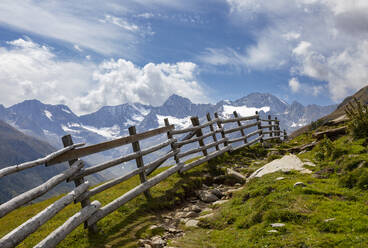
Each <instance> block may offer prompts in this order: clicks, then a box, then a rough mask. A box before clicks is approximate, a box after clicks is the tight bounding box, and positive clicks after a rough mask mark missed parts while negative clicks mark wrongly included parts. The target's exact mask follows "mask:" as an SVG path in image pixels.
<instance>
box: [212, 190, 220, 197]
mask: <svg viewBox="0 0 368 248" xmlns="http://www.w3.org/2000/svg"><path fill="white" fill-rule="evenodd" d="M210 192H211V193H212V194H214V195H215V196H217V197H218V198H221V197H222V193H221V191H220V190H218V189H211V190H210Z"/></svg>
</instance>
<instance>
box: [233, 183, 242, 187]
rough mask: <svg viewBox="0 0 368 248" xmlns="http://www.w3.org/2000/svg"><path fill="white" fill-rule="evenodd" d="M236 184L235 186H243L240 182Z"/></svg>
mask: <svg viewBox="0 0 368 248" xmlns="http://www.w3.org/2000/svg"><path fill="white" fill-rule="evenodd" d="M234 186H235V187H241V186H242V185H241V184H240V183H236V184H235V185H234Z"/></svg>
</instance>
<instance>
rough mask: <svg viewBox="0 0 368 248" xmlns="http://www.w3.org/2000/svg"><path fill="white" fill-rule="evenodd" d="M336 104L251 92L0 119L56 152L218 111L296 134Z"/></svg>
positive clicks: (36, 110) (26, 109)
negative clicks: (209, 100) (260, 119)
mask: <svg viewBox="0 0 368 248" xmlns="http://www.w3.org/2000/svg"><path fill="white" fill-rule="evenodd" d="M335 108H336V106H335V105H330V106H318V105H308V106H303V105H302V104H300V103H298V102H293V103H292V104H288V103H286V102H285V101H282V100H281V99H279V98H277V97H276V96H273V95H271V94H263V93H252V94H249V95H248V96H245V97H243V98H240V99H238V100H235V101H230V100H223V101H220V102H218V103H217V104H194V103H192V102H191V101H190V100H189V99H187V98H184V97H181V96H178V95H172V96H170V97H169V98H168V99H167V100H166V101H165V103H164V104H163V105H161V106H158V107H153V106H150V105H143V104H139V103H135V104H128V103H126V104H122V105H118V106H104V107H102V108H101V109H99V110H98V111H96V112H94V113H91V114H87V115H82V116H77V115H76V114H74V113H73V112H72V110H71V109H70V108H69V107H68V106H66V105H50V104H43V103H41V102H40V101H38V100H27V101H24V102H22V103H19V104H15V105H13V106H11V107H9V108H5V107H4V106H2V105H0V119H2V120H4V121H6V122H7V123H9V124H11V125H13V126H14V127H16V128H18V129H20V130H21V131H23V132H26V133H27V134H30V135H33V136H36V137H38V138H41V139H44V140H47V141H48V142H49V143H51V144H52V145H54V146H56V147H60V146H61V142H60V137H61V136H63V135H65V134H71V135H72V136H73V139H74V140H75V142H87V143H97V142H101V141H105V140H108V139H113V138H117V137H120V136H123V135H126V134H127V129H128V127H129V126H131V125H136V126H137V128H138V130H140V131H143V130H148V129H152V128H156V127H159V126H163V125H164V119H165V118H169V121H170V123H171V124H175V125H176V127H177V128H184V127H187V126H190V125H191V122H190V117H191V116H198V117H200V118H201V119H204V118H205V115H206V113H207V112H209V113H211V114H213V113H214V112H218V113H219V115H220V116H222V117H224V118H229V117H231V116H232V115H233V111H237V112H238V113H239V114H240V115H241V116H248V115H253V114H254V113H255V111H259V112H260V114H261V115H264V116H266V115H268V114H270V115H272V116H277V117H278V118H279V119H280V121H281V128H283V129H286V130H287V131H289V132H290V131H293V130H295V129H297V128H299V127H301V126H303V125H306V124H308V123H310V122H311V121H314V120H316V119H318V118H320V117H321V116H324V115H326V114H328V113H330V112H332V111H333V110H334V109H335Z"/></svg>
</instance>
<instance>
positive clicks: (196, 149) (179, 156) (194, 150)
mask: <svg viewBox="0 0 368 248" xmlns="http://www.w3.org/2000/svg"><path fill="white" fill-rule="evenodd" d="M227 140H228V139H227V138H225V139H220V140H219V141H216V142H212V143H209V144H207V145H205V146H201V147H199V148H195V149H192V150H189V151H186V152H183V153H179V154H178V155H177V157H178V158H183V157H186V156H188V155H190V154H195V153H198V152H201V151H204V150H207V149H209V148H211V147H215V146H217V145H220V144H222V143H225V142H226V141H227Z"/></svg>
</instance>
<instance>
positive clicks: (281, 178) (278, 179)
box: [276, 177, 285, 181]
mask: <svg viewBox="0 0 368 248" xmlns="http://www.w3.org/2000/svg"><path fill="white" fill-rule="evenodd" d="M284 179H285V177H278V178H276V181H280V180H284Z"/></svg>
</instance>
